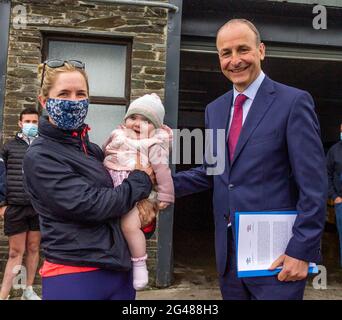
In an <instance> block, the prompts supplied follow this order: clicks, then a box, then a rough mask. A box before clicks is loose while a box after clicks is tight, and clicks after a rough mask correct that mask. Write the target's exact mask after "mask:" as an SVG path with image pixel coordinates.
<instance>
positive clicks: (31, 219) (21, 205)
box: [0, 108, 40, 300]
mask: <svg viewBox="0 0 342 320" xmlns="http://www.w3.org/2000/svg"><path fill="white" fill-rule="evenodd" d="M38 118H39V114H38V112H37V110H36V109H33V108H27V109H24V110H23V111H22V112H21V113H20V117H19V122H18V125H19V127H20V129H21V130H20V131H19V132H18V133H17V134H16V136H15V138H14V139H11V140H10V141H8V142H7V143H6V144H5V145H4V146H3V148H2V150H1V154H0V157H1V158H2V159H3V161H4V164H5V167H6V189H7V191H6V196H5V201H4V202H2V203H1V204H0V205H2V206H1V208H0V216H1V217H3V218H4V233H5V235H6V236H8V241H9V258H8V261H7V264H6V269H5V274H4V279H3V282H2V286H1V291H0V300H3V299H8V295H9V292H10V290H11V287H12V283H13V279H14V277H15V276H16V274H15V273H14V272H13V270H14V268H15V267H16V266H18V265H21V264H22V260H23V256H24V253H25V251H26V271H27V280H26V289H25V290H24V292H23V295H22V297H21V299H22V300H40V298H39V297H38V296H37V294H36V293H35V292H34V291H33V289H32V284H33V281H34V277H35V274H36V271H37V267H38V262H39V245H40V232H39V220H38V215H37V214H36V213H35V212H34V210H33V208H32V205H31V202H30V200H29V197H28V195H27V194H26V192H25V191H24V189H23V182H22V180H23V169H22V165H23V159H24V155H25V153H26V150H27V148H28V147H29V145H30V144H31V143H32V141H33V140H34V138H35V137H36V136H37V135H38Z"/></svg>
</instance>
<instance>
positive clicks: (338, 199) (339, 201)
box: [334, 197, 342, 204]
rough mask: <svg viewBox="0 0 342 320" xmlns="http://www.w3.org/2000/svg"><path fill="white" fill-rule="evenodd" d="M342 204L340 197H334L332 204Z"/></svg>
mask: <svg viewBox="0 0 342 320" xmlns="http://www.w3.org/2000/svg"><path fill="white" fill-rule="evenodd" d="M341 202H342V198H341V197H336V198H335V200H334V204H338V203H341Z"/></svg>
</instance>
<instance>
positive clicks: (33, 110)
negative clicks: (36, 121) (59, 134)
mask: <svg viewBox="0 0 342 320" xmlns="http://www.w3.org/2000/svg"><path fill="white" fill-rule="evenodd" d="M25 114H36V115H37V116H38V117H39V112H38V111H37V109H36V108H33V107H29V108H25V109H24V110H23V111H21V112H20V115H19V120H20V121H22V120H23V115H25Z"/></svg>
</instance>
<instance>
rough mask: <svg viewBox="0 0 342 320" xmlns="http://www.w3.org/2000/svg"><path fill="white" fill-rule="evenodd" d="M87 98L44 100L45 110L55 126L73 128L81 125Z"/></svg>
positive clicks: (64, 128)
mask: <svg viewBox="0 0 342 320" xmlns="http://www.w3.org/2000/svg"><path fill="white" fill-rule="evenodd" d="M88 107H89V100H88V99H84V100H75V101H74V100H64V99H51V98H49V99H48V100H47V101H46V111H47V113H48V114H49V116H50V118H51V119H52V120H53V122H54V123H55V124H56V126H57V127H58V128H60V129H63V130H75V129H78V128H79V127H81V126H82V124H83V123H84V120H85V118H86V116H87V113H88Z"/></svg>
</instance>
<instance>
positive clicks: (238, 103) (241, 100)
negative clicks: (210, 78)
mask: <svg viewBox="0 0 342 320" xmlns="http://www.w3.org/2000/svg"><path fill="white" fill-rule="evenodd" d="M247 99H248V98H247V96H245V95H244V94H239V95H237V97H236V98H235V103H234V106H236V107H242V106H243V104H244V103H245V101H246V100H247Z"/></svg>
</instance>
